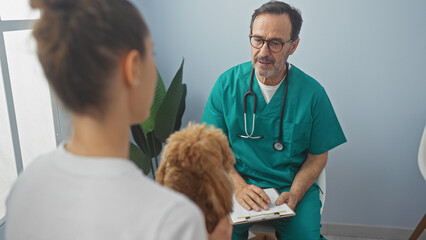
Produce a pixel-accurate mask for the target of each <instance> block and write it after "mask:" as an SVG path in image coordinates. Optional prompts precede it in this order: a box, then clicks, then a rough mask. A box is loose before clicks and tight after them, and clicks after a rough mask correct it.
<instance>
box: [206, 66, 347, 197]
mask: <svg viewBox="0 0 426 240" xmlns="http://www.w3.org/2000/svg"><path fill="white" fill-rule="evenodd" d="M252 69H253V67H252V63H251V62H247V63H243V64H240V65H237V66H235V67H233V68H231V69H229V70H228V71H226V72H225V73H223V74H222V75H221V76H220V77H219V79H218V80H217V81H216V83H215V85H214V87H213V90H212V92H211V94H210V97H209V99H208V101H207V105H206V108H205V110H204V114H203V118H202V121H203V122H206V123H207V124H209V125H210V124H211V125H214V126H215V127H217V128H221V129H222V130H223V132H224V133H225V135H227V136H228V139H229V143H230V146H231V148H232V151H233V153H234V154H235V157H236V164H235V169H236V170H237V171H238V172H239V173H240V175H241V176H242V177H243V178H244V180H245V181H246V182H247V183H248V184H255V185H256V186H259V187H261V188H267V187H274V188H277V189H283V188H286V187H290V186H291V184H292V182H293V180H294V177H295V176H296V174H297V172H298V171H299V169H300V168H301V166H302V164H303V162H304V160H305V159H306V157H307V154H308V153H310V154H314V155H318V154H322V153H325V152H327V151H329V150H330V149H332V148H334V147H336V146H338V145H340V144H342V143H344V142H346V138H345V135H344V134H343V131H342V128H341V127H340V124H339V121H338V120H337V117H336V114H335V112H334V110H333V107H332V105H331V102H330V100H329V98H328V96H327V94H326V92H325V90H324V88H323V87H322V86H321V85H320V84H319V83H318V82H317V81H316V80H315V79H313V78H312V77H310V76H308V75H307V74H305V73H304V72H302V71H301V70H300V69H298V68H297V67H295V66H293V65H292V66H291V68H290V71H289V78H288V93H287V98H286V103H285V109H284V116H283V124H282V126H279V122H280V112H281V105H282V100H283V97H284V89H285V84H284V83H283V84H281V85H280V87H279V88H278V90H277V91H276V93H275V94H274V96H273V97H272V99H271V100H270V102H269V103H268V104H267V103H266V101H265V99H264V97H263V95H262V92H261V90H260V87H259V84H258V82H257V81H256V80H255V79H254V81H253V92H254V93H255V94H256V96H257V109H256V118H255V119H256V120H255V127H254V133H253V136H263V138H262V139H245V138H241V137H238V135H246V134H245V130H244V111H243V109H244V108H243V97H244V94H245V93H246V92H247V91H248V89H249V83H250V74H251V71H252ZM246 108H247V132H248V133H249V134H250V133H251V131H252V123H253V121H252V114H253V97H251V96H249V97H248V98H247V107H246ZM279 127H282V131H283V138H282V142H283V143H284V150H283V151H281V152H280V151H276V150H275V149H274V148H273V143H274V142H276V141H277V140H278V135H279Z"/></svg>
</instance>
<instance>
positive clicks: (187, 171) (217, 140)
mask: <svg viewBox="0 0 426 240" xmlns="http://www.w3.org/2000/svg"><path fill="white" fill-rule="evenodd" d="M234 163H235V157H234V154H233V153H232V151H231V149H230V147H229V143H228V139H227V138H226V136H225V135H224V134H223V133H222V131H221V130H219V129H216V128H214V127H213V126H210V127H206V125H205V124H204V125H200V124H191V123H190V124H189V125H188V127H186V128H185V129H183V130H181V131H179V132H176V133H174V134H172V135H171V136H170V137H169V138H168V139H167V145H166V146H165V148H164V152H163V156H162V161H161V164H160V166H159V168H158V170H157V174H156V180H157V182H158V183H160V184H162V185H165V186H167V187H169V188H171V189H174V190H176V191H178V192H181V193H183V194H185V195H186V196H187V197H188V198H190V199H191V200H192V201H193V202H195V203H196V204H197V205H198V206H199V207H200V209H201V210H202V212H203V213H204V216H205V219H206V228H207V231H208V233H212V232H213V230H214V229H215V227H216V225H217V224H218V222H219V220H220V219H222V218H224V217H226V216H227V215H228V214H229V213H230V212H231V211H232V194H233V185H232V181H231V178H230V177H229V175H228V173H229V170H230V169H231V167H232V166H233V165H234Z"/></svg>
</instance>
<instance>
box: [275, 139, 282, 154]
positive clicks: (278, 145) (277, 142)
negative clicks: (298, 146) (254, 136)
mask: <svg viewBox="0 0 426 240" xmlns="http://www.w3.org/2000/svg"><path fill="white" fill-rule="evenodd" d="M274 149H275V150H277V151H280V152H281V151H282V150H284V144H283V143H282V142H280V141H276V142H274Z"/></svg>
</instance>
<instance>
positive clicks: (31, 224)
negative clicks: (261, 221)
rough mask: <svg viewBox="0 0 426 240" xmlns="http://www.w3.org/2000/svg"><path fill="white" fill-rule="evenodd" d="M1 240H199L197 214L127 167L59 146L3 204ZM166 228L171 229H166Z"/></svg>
mask: <svg viewBox="0 0 426 240" xmlns="http://www.w3.org/2000/svg"><path fill="white" fill-rule="evenodd" d="M7 209H8V219H7V231H6V239H35V240H36V239H40V240H41V239H91V240H95V239H147V240H148V239H152V240H155V239H202V238H203V236H204V234H205V233H204V225H203V224H202V221H198V222H195V224H194V221H193V220H195V219H201V217H202V216H201V213H200V211H199V210H198V209H197V208H196V206H195V205H194V204H192V203H189V202H188V200H187V199H185V198H184V197H183V196H181V195H179V194H177V193H174V192H171V191H170V190H168V189H165V188H162V187H159V186H158V185H157V184H155V183H154V182H153V181H152V180H150V179H148V178H146V177H145V176H143V175H142V174H141V172H140V170H139V169H138V168H137V167H136V166H135V165H134V164H133V163H132V162H130V161H125V160H123V159H118V158H89V157H80V156H76V155H73V154H71V153H69V152H67V151H66V150H65V149H64V147H63V145H62V146H60V147H59V148H58V149H57V150H56V151H54V152H51V153H49V154H46V155H43V156H41V157H39V158H38V159H36V160H35V161H34V163H33V164H31V166H29V167H28V168H27V170H25V172H24V173H23V174H22V176H20V178H19V180H18V182H17V183H16V184H15V186H14V188H13V190H12V192H11V194H10V196H9V199H8V202H7ZM168 223H171V224H168Z"/></svg>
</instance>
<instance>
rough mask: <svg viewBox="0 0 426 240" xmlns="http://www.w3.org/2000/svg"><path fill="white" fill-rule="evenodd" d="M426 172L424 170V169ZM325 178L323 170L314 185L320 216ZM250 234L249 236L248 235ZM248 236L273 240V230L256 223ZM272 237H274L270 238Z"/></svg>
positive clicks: (271, 227) (272, 227)
mask: <svg viewBox="0 0 426 240" xmlns="http://www.w3.org/2000/svg"><path fill="white" fill-rule="evenodd" d="M425 171H426V169H425ZM325 180H326V178H325V169H323V170H322V172H321V174H320V175H319V177H318V179H317V181H316V183H317V184H318V186H319V187H320V189H321V191H320V193H319V197H320V200H321V203H322V206H321V210H320V212H321V214H322V209H323V208H324V202H325V193H326V184H325V183H326V181H325ZM250 233H251V234H250ZM250 235H255V236H256V237H255V238H249V239H268V240H269V239H275V228H274V226H273V225H272V222H271V221H265V222H257V223H255V224H254V225H253V226H252V227H251V228H250V229H249V237H250ZM272 236H274V237H272Z"/></svg>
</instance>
